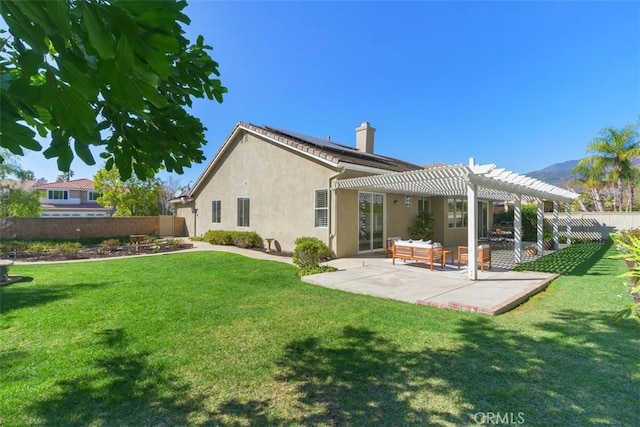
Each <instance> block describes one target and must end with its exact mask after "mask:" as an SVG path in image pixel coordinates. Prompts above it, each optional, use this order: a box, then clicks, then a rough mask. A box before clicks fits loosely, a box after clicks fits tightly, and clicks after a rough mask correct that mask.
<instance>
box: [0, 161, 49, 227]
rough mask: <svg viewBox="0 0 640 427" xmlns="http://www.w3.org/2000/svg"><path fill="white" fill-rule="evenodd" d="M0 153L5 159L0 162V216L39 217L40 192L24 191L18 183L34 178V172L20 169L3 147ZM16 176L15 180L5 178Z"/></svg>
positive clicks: (40, 209)
mask: <svg viewBox="0 0 640 427" xmlns="http://www.w3.org/2000/svg"><path fill="white" fill-rule="evenodd" d="M0 155H1V156H4V159H5V161H4V162H2V163H0V179H1V180H2V181H3V182H2V183H1V184H2V185H0V218H11V217H39V216H40V212H42V207H41V206H40V194H39V192H37V191H26V190H25V189H24V188H22V187H21V185H20V183H21V182H24V181H26V180H32V179H34V173H33V172H32V171H29V170H24V169H22V166H20V164H19V163H18V162H17V161H16V159H15V156H14V155H12V154H11V153H9V152H7V151H6V150H4V149H0ZM11 177H13V178H17V181H11V180H7V179H8V178H11Z"/></svg>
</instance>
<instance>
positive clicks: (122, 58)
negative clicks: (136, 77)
mask: <svg viewBox="0 0 640 427" xmlns="http://www.w3.org/2000/svg"><path fill="white" fill-rule="evenodd" d="M116 52H117V56H116V69H117V70H118V71H119V72H120V73H122V74H128V73H130V72H131V70H132V69H133V65H134V62H135V56H134V52H133V45H132V44H131V41H130V40H129V37H127V35H126V34H123V35H121V36H120V38H119V39H118V45H117V46H116Z"/></svg>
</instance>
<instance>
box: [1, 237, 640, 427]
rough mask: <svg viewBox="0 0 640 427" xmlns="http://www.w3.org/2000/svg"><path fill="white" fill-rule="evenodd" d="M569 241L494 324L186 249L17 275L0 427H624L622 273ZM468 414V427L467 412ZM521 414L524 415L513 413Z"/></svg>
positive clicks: (629, 416) (634, 385) (6, 334)
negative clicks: (492, 418) (491, 426)
mask: <svg viewBox="0 0 640 427" xmlns="http://www.w3.org/2000/svg"><path fill="white" fill-rule="evenodd" d="M612 251H613V250H612V248H611V247H610V245H604V246H603V245H576V246H573V247H570V248H567V249H565V250H563V251H559V252H556V253H555V254H554V257H553V258H550V259H548V260H547V261H546V263H545V261H544V260H543V261H538V262H537V263H536V264H534V265H532V266H530V267H531V268H537V269H546V270H547V271H549V270H551V271H563V276H561V277H560V278H558V279H557V280H556V281H554V282H553V283H552V284H551V285H550V286H549V288H548V289H547V291H546V292H544V293H542V294H539V295H537V296H536V297H534V298H533V299H532V300H530V301H529V302H527V303H526V304H525V305H523V306H522V307H520V308H518V309H516V310H514V311H511V312H509V313H507V314H504V315H501V316H499V317H495V318H493V317H487V316H483V315H477V314H472V313H464V312H455V311H450V310H443V309H436V308H431V307H425V306H417V305H411V304H406V303H400V302H395V301H390V300H384V299H378V298H373V297H368V296H363V295H355V294H349V293H344V292H340V291H334V290H329V289H324V288H321V287H317V286H312V285H308V284H305V283H302V282H300V280H299V279H298V278H297V277H296V269H295V268H294V267H293V266H290V265H286V264H281V263H277V262H270V261H258V260H252V259H248V258H244V257H241V256H238V255H234V254H226V253H218V252H194V253H183V254H171V255H163V256H157V257H146V258H136V259H120V260H109V261H96V262H85V263H66V264H57V265H39V266H36V265H20V266H14V267H12V270H11V273H12V274H20V275H22V276H25V277H26V281H24V282H20V283H15V284H12V285H9V286H5V287H2V288H0V312H1V313H2V314H1V315H0V425H4V426H14V425H16V426H22V425H64V426H86V425H92V426H110V425H114V426H122V425H131V426H133V425H136V426H137V425H233V426H240V425H251V426H254V425H358V426H360V425H371V424H376V425H378V424H379V425H393V426H397V425H411V424H415V425H426V424H430V425H469V424H475V421H477V420H479V419H481V417H482V416H483V415H482V414H481V415H475V414H478V413H488V412H493V413H497V414H500V416H504V415H503V414H507V415H508V416H509V414H512V415H510V416H511V417H512V419H514V420H515V421H518V420H519V419H523V420H524V423H525V425H540V426H548V425H601V424H604V425H619V426H625V425H633V424H634V423H635V422H637V416H638V414H637V405H636V403H637V396H638V394H637V390H638V389H639V388H640V373H639V372H638V370H637V349H638V346H639V344H640V340H639V336H640V334H639V328H638V323H637V321H636V320H629V321H623V322H620V323H614V322H612V321H611V319H610V316H611V314H612V313H613V312H614V311H615V310H616V309H617V308H618V307H619V306H620V304H621V300H620V299H619V298H618V296H617V295H618V294H621V293H622V292H624V289H625V288H624V287H623V286H622V285H621V284H620V279H615V275H617V274H620V273H621V272H623V271H624V269H625V267H624V262H623V261H621V260H612V259H607V258H606V256H607V255H608V254H610V253H612ZM474 415H475V418H474ZM517 417H521V418H517Z"/></svg>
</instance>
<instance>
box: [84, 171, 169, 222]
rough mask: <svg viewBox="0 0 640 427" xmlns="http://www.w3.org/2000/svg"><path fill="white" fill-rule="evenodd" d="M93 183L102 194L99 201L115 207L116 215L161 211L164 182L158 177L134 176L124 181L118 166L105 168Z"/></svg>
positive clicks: (148, 213) (148, 214) (152, 214)
mask: <svg viewBox="0 0 640 427" xmlns="http://www.w3.org/2000/svg"><path fill="white" fill-rule="evenodd" d="M93 185H94V187H95V189H96V190H97V191H99V192H100V193H101V194H102V195H101V196H100V197H98V203H99V204H100V205H102V206H105V207H107V206H112V207H114V208H115V212H114V214H113V215H114V216H155V215H158V213H159V212H158V199H159V197H160V192H161V187H162V184H161V182H160V181H159V180H158V179H157V178H147V179H144V180H142V179H139V178H137V177H135V176H132V177H131V178H129V179H127V180H125V181H123V180H122V179H121V178H120V174H119V172H118V169H117V168H115V167H114V168H112V169H111V170H107V169H104V168H103V169H100V170H99V171H98V172H96V174H95V176H94V177H93Z"/></svg>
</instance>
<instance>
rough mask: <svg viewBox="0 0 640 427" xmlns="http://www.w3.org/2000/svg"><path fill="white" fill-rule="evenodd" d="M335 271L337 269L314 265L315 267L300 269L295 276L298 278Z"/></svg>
mask: <svg viewBox="0 0 640 427" xmlns="http://www.w3.org/2000/svg"><path fill="white" fill-rule="evenodd" d="M336 270H338V269H337V268H335V267H332V266H330V265H316V266H315V267H307V268H301V269H299V270H298V272H297V273H296V274H297V275H298V277H302V276H309V275H311V274H318V273H327V272H330V271H336Z"/></svg>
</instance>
